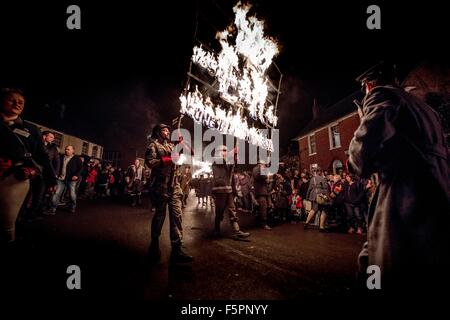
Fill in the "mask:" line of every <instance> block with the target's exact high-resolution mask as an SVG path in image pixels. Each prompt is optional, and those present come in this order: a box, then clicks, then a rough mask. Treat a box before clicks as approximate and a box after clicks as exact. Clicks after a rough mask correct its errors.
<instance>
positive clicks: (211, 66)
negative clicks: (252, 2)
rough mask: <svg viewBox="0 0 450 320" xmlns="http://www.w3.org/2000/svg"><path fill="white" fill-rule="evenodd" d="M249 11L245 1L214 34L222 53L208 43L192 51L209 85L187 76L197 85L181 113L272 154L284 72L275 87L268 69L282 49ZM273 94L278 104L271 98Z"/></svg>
mask: <svg viewBox="0 0 450 320" xmlns="http://www.w3.org/2000/svg"><path fill="white" fill-rule="evenodd" d="M249 10H250V6H246V5H242V4H241V3H238V4H237V5H236V6H235V7H234V8H233V11H234V13H235V18H234V25H232V26H229V27H228V28H227V29H226V30H224V31H222V32H218V33H217V35H216V39H217V40H218V41H219V43H220V47H221V51H220V52H219V53H218V54H217V53H215V52H214V51H212V50H211V49H207V48H206V46H204V45H199V46H195V47H194V49H193V55H192V57H191V62H192V63H193V64H195V65H196V66H198V67H200V69H202V70H203V71H205V72H206V74H207V76H206V77H209V78H210V79H211V81H210V82H211V83H209V82H208V81H207V80H203V79H202V78H201V77H200V76H196V75H194V74H192V73H191V72H189V73H188V75H189V77H190V78H193V79H195V80H196V81H198V82H199V84H197V85H195V86H194V85H191V83H189V82H188V85H187V87H186V92H185V93H184V94H182V95H181V96H180V102H181V109H180V113H181V114H182V115H188V116H189V117H191V118H192V119H193V120H194V121H195V122H196V123H199V124H202V125H205V126H206V127H208V128H212V129H216V130H218V131H219V132H220V133H222V134H228V135H232V136H235V137H236V138H239V139H242V140H245V141H248V142H249V143H251V144H254V145H256V146H258V147H261V148H263V149H265V150H268V151H273V149H274V146H273V142H272V139H271V138H270V130H271V129H273V128H275V127H276V126H277V122H278V117H277V116H276V109H277V103H278V96H279V94H280V90H279V89H280V84H281V74H280V78H279V83H278V88H276V87H275V86H274V85H273V84H272V82H271V80H270V78H269V77H268V75H267V71H268V69H269V67H270V66H271V65H272V60H273V58H274V57H275V56H276V55H277V54H278V52H279V49H278V45H277V43H276V42H275V41H274V40H273V39H271V38H269V37H267V36H265V35H264V22H263V21H261V20H258V19H257V18H256V17H254V16H251V17H248V16H247V15H248V12H249ZM199 86H200V87H199ZM208 91H212V93H211V92H208ZM270 91H271V92H272V96H275V98H276V100H275V101H274V102H272V101H271V100H270V99H269V92H270ZM273 93H275V95H274V94H273Z"/></svg>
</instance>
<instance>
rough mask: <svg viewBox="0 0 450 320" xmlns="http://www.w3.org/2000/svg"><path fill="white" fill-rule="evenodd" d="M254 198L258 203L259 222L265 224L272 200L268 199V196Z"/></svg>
mask: <svg viewBox="0 0 450 320" xmlns="http://www.w3.org/2000/svg"><path fill="white" fill-rule="evenodd" d="M256 200H257V201H258V205H259V215H260V218H261V223H262V224H264V225H265V224H267V212H268V210H269V207H270V206H271V204H272V201H271V200H270V196H257V197H256Z"/></svg>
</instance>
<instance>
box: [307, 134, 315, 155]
mask: <svg viewBox="0 0 450 320" xmlns="http://www.w3.org/2000/svg"><path fill="white" fill-rule="evenodd" d="M308 149H309V154H310V155H312V154H315V153H316V136H315V135H314V134H312V135H310V136H308Z"/></svg>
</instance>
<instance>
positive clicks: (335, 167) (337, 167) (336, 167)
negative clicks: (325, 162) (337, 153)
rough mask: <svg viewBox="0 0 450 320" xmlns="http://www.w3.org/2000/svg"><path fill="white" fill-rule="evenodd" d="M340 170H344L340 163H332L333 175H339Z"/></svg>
mask: <svg viewBox="0 0 450 320" xmlns="http://www.w3.org/2000/svg"><path fill="white" fill-rule="evenodd" d="M341 170H344V165H343V164H342V161H341V160H334V161H333V173H334V174H339V173H340V171H341Z"/></svg>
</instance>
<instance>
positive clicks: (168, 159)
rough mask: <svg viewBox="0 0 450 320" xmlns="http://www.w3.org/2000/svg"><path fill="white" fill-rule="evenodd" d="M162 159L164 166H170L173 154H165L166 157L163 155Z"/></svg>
mask: <svg viewBox="0 0 450 320" xmlns="http://www.w3.org/2000/svg"><path fill="white" fill-rule="evenodd" d="M161 160H162V163H163V166H165V167H167V166H170V165H171V164H172V158H171V156H164V157H162V159H161Z"/></svg>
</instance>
